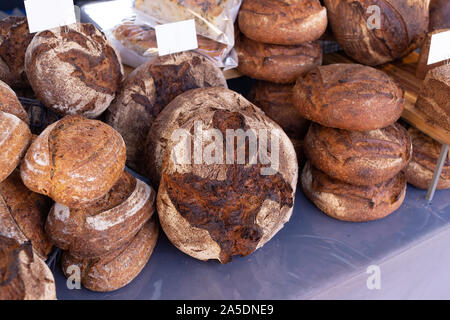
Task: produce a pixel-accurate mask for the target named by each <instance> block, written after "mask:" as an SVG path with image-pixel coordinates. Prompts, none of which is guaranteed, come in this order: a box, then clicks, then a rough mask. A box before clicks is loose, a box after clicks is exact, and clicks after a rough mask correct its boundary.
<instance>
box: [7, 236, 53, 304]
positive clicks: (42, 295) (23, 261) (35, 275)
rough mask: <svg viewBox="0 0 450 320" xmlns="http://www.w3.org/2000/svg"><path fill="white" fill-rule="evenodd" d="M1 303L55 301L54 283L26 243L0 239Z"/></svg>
mask: <svg viewBox="0 0 450 320" xmlns="http://www.w3.org/2000/svg"><path fill="white" fill-rule="evenodd" d="M0 300H56V289H55V279H54V278H53V274H52V272H51V271H50V269H49V268H48V267H47V265H46V264H45V262H44V261H43V260H42V259H41V258H39V256H38V255H37V254H36V253H35V252H34V251H33V250H32V248H31V245H30V244H29V243H26V244H22V245H20V244H19V243H18V242H17V241H16V240H14V239H11V238H7V237H3V236H0Z"/></svg>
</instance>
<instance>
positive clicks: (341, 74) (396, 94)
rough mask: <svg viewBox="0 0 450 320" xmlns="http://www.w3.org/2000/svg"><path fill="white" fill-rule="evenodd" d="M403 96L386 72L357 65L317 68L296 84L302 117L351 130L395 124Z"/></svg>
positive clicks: (402, 103) (400, 112) (296, 102)
mask: <svg viewBox="0 0 450 320" xmlns="http://www.w3.org/2000/svg"><path fill="white" fill-rule="evenodd" d="M403 96H404V91H403V89H402V88H401V87H400V86H398V85H397V84H396V83H395V82H394V80H393V79H392V78H391V77H389V76H388V75H387V74H386V73H384V72H382V71H379V70H376V69H374V68H371V67H366V66H362V65H358V64H332V65H327V66H320V67H317V68H316V69H314V70H312V71H310V72H309V73H308V74H306V75H305V76H303V77H301V78H299V79H298V80H297V83H296V85H295V87H294V104H295V106H296V107H297V109H298V110H299V111H300V113H301V115H302V116H303V117H305V118H306V119H309V120H311V121H314V122H317V123H320V124H321V125H323V126H326V127H332V128H339V129H345V130H352V131H369V130H375V129H380V128H385V127H388V126H390V125H391V124H393V123H395V122H396V121H397V120H398V119H399V118H400V116H401V114H402V112H403V108H404V98H403Z"/></svg>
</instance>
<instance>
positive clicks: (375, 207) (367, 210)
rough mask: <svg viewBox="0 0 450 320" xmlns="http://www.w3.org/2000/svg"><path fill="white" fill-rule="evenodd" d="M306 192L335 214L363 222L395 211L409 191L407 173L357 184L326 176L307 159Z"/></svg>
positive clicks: (305, 169)
mask: <svg viewBox="0 0 450 320" xmlns="http://www.w3.org/2000/svg"><path fill="white" fill-rule="evenodd" d="M301 181H302V187H303V192H304V193H305V195H306V196H307V197H308V198H309V199H310V200H311V201H312V202H313V203H314V204H315V205H316V206H317V207H318V208H319V209H320V210H321V211H323V212H324V213H325V214H327V215H329V216H330V217H332V218H335V219H338V220H342V221H350V222H364V221H372V220H377V219H381V218H384V217H386V216H388V215H389V214H391V213H393V212H394V211H396V210H397V209H398V208H399V207H400V206H401V204H402V203H403V200H404V199H405V194H406V179H405V174H404V173H403V172H400V173H399V174H398V175H397V176H395V177H394V178H391V179H389V180H388V181H385V182H382V183H380V184H377V185H374V186H354V185H351V184H348V183H345V182H342V181H339V180H336V179H333V178H331V177H329V176H327V175H326V174H325V173H323V172H321V171H320V170H318V169H316V168H314V167H313V166H312V165H311V163H310V162H307V163H306V165H305V168H304V169H303V174H302V178H301Z"/></svg>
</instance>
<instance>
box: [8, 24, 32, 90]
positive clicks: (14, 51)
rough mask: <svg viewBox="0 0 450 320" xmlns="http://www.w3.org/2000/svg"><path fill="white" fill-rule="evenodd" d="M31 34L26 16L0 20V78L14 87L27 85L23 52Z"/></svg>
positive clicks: (30, 38)
mask: <svg viewBox="0 0 450 320" xmlns="http://www.w3.org/2000/svg"><path fill="white" fill-rule="evenodd" d="M33 36H34V34H31V33H30V30H29V29H28V22H27V18H26V17H7V18H4V19H3V20H0V80H2V81H4V82H6V83H7V84H8V85H10V86H12V87H14V88H24V87H27V86H29V83H28V80H27V75H26V73H25V52H26V50H27V48H28V45H29V44H30V42H31V40H32V39H33Z"/></svg>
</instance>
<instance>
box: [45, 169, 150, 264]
mask: <svg viewBox="0 0 450 320" xmlns="http://www.w3.org/2000/svg"><path fill="white" fill-rule="evenodd" d="M155 197H156V194H155V191H154V190H153V189H152V188H151V187H149V186H148V185H147V184H145V183H144V182H142V181H140V180H138V179H136V178H134V177H133V176H132V175H131V174H129V173H127V172H124V173H123V174H122V175H121V177H120V178H119V180H118V181H117V183H116V184H115V185H114V187H113V188H112V189H111V190H110V191H109V192H108V193H107V194H106V195H105V196H104V197H103V198H101V199H100V200H98V201H96V202H95V203H91V204H89V205H88V206H85V207H84V208H82V209H70V208H68V207H66V206H64V205H62V204H59V203H57V204H55V206H54V207H53V208H52V209H51V211H50V214H49V216H48V219H47V223H46V226H45V229H46V231H47V234H48V235H49V236H50V238H51V239H52V241H53V243H54V244H55V245H56V246H57V247H59V248H61V249H63V250H68V251H70V252H71V253H72V254H73V255H76V256H78V257H83V258H95V257H99V256H103V255H105V254H107V253H109V252H111V251H115V250H117V249H119V248H121V247H123V246H124V245H125V244H126V243H128V242H129V241H130V240H131V239H132V238H134V237H135V236H136V234H137V233H138V232H139V230H141V229H142V227H143V225H144V224H145V223H146V222H147V221H148V220H149V219H150V217H151V216H152V215H153V212H154V211H155Z"/></svg>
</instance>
